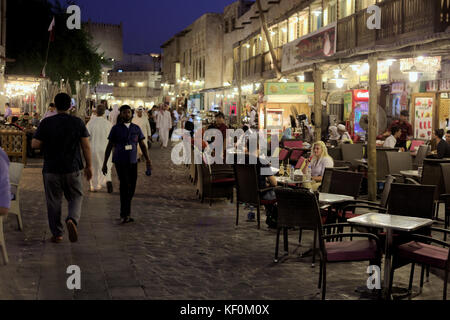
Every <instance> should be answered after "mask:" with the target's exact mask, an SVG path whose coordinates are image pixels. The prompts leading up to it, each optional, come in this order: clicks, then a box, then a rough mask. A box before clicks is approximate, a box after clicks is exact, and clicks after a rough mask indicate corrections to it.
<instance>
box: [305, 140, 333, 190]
mask: <svg viewBox="0 0 450 320" xmlns="http://www.w3.org/2000/svg"><path fill="white" fill-rule="evenodd" d="M312 150H313V154H312V157H311V158H309V159H308V160H307V163H306V165H305V169H303V172H304V173H306V170H307V169H308V166H311V180H313V183H312V184H311V189H313V190H314V191H317V190H318V189H319V187H320V185H321V184H322V178H323V174H324V172H325V168H333V167H334V161H333V158H331V157H330V156H329V155H328V149H327V146H326V145H325V143H324V142H323V141H318V142H316V143H314V144H313V146H312Z"/></svg>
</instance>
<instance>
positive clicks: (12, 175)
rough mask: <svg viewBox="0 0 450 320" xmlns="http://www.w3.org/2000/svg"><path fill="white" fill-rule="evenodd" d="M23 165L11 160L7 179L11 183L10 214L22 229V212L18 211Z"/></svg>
mask: <svg viewBox="0 0 450 320" xmlns="http://www.w3.org/2000/svg"><path fill="white" fill-rule="evenodd" d="M23 168H24V165H23V164H22V163H17V162H11V163H10V164H9V181H10V184H11V193H12V196H13V197H12V201H11V208H10V209H9V211H8V212H9V213H10V214H14V215H15V216H16V217H17V224H18V226H19V230H20V231H22V230H23V224H22V214H21V211H20V188H19V184H20V179H21V178H22V172H23Z"/></svg>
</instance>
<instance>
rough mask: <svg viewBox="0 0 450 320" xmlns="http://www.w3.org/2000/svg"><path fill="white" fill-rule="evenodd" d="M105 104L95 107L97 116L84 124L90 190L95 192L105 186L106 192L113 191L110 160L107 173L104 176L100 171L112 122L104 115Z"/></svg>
mask: <svg viewBox="0 0 450 320" xmlns="http://www.w3.org/2000/svg"><path fill="white" fill-rule="evenodd" d="M105 109H106V108H105V106H104V105H99V106H98V107H97V116H96V117H94V118H91V120H90V121H89V122H88V124H87V125H86V128H87V129H88V131H89V134H90V137H89V140H90V143H91V154H92V169H93V172H92V180H91V191H92V192H96V191H99V190H101V189H102V187H104V186H105V185H106V186H107V189H108V193H112V192H113V186H112V179H111V168H112V161H111V160H110V161H109V162H108V169H109V170H108V174H107V175H106V176H105V175H103V173H102V167H103V159H104V155H105V150H106V147H107V146H108V142H109V141H108V136H109V133H110V132H111V129H112V127H113V126H112V124H111V122H109V121H108V120H107V119H106V117H105Z"/></svg>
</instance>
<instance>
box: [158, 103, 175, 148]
mask: <svg viewBox="0 0 450 320" xmlns="http://www.w3.org/2000/svg"><path fill="white" fill-rule="evenodd" d="M156 127H157V128H158V129H159V138H160V141H161V147H164V148H167V145H168V143H169V132H170V129H171V128H172V115H171V114H170V112H169V111H168V107H167V105H163V106H162V108H161V111H160V112H159V113H158V121H157V122H156Z"/></svg>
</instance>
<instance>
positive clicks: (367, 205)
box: [340, 176, 395, 222]
mask: <svg viewBox="0 0 450 320" xmlns="http://www.w3.org/2000/svg"><path fill="white" fill-rule="evenodd" d="M394 181H395V178H394V177H393V176H387V178H386V182H385V184H384V189H383V193H382V194H381V199H380V202H375V201H368V200H361V199H357V200H354V201H347V205H346V206H345V207H343V208H342V211H341V212H342V213H341V216H340V218H341V219H342V221H344V222H345V221H347V220H348V219H351V218H354V217H358V216H360V215H361V214H360V213H355V211H356V209H366V210H369V211H371V212H380V213H385V212H386V211H387V204H388V200H389V194H390V192H391V185H392V183H394Z"/></svg>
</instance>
